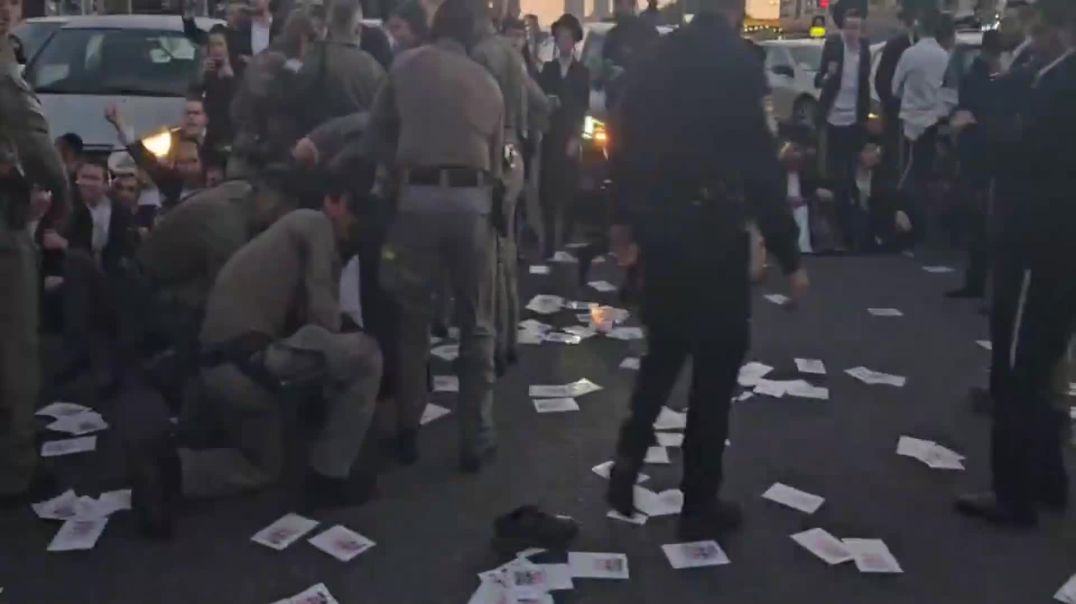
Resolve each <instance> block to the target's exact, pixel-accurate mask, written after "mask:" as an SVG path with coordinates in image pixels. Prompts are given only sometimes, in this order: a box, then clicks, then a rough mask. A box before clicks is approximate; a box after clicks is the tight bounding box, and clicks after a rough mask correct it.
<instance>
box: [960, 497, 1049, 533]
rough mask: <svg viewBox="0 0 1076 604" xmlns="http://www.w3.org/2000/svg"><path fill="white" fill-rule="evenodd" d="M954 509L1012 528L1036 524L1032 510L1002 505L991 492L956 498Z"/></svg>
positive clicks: (1035, 515)
mask: <svg viewBox="0 0 1076 604" xmlns="http://www.w3.org/2000/svg"><path fill="white" fill-rule="evenodd" d="M956 511H957V512H958V513H960V514H963V515H964V516H970V517H972V518H981V519H983V520H985V521H987V522H989V523H990V524H996V525H998V526H1009V527H1013V528H1032V527H1034V526H1035V525H1036V524H1038V515H1037V514H1036V513H1035V511H1034V510H1016V509H1013V508H1010V507H1008V506H1006V505H1003V504H1002V503H1001V502H999V501H998V498H997V497H996V496H995V495H994V494H993V493H972V494H969V495H962V496H960V497H958V498H957V500H956Z"/></svg>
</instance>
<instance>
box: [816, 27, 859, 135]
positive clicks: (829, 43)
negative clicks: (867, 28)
mask: <svg viewBox="0 0 1076 604" xmlns="http://www.w3.org/2000/svg"><path fill="white" fill-rule="evenodd" d="M830 65H836V70H837V71H836V73H835V74H834V75H832V76H831V75H829V70H830ZM870 76H871V49H870V43H869V42H867V40H866V39H865V38H862V39H860V41H859V88H858V91H857V92H858V95H859V98H858V99H857V101H856V123H857V124H860V125H863V124H866V123H867V116H868V115H869V114H870V108H871V87H870ZM843 79H844V40H843V39H842V38H841V36H840V34H835V35H832V36H830V37H828V38H826V44H825V46H823V47H822V64H821V65H819V66H818V75H816V76H815V85H816V86H820V87H821V88H822V94H821V95H819V98H818V121H819V123H820V124H825V123H826V118H828V117H829V111H830V109H832V108H833V103H834V101H836V100H837V93H838V92H840V90H841V83H842V80H843Z"/></svg>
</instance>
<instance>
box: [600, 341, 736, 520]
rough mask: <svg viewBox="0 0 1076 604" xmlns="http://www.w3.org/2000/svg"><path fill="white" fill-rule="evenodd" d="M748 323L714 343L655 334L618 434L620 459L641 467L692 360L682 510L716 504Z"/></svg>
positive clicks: (633, 466)
mask: <svg viewBox="0 0 1076 604" xmlns="http://www.w3.org/2000/svg"><path fill="white" fill-rule="evenodd" d="M747 343H748V324H747V322H746V321H745V322H744V323H743V325H742V326H740V327H739V328H736V329H730V330H728V331H725V332H724V333H722V334H721V336H720V337H714V338H713V339H685V338H684V337H683V336H682V335H680V334H667V333H663V332H662V331H660V330H653V329H652V330H651V331H650V333H649V334H648V346H649V349H648V352H647V355H646V357H644V358H643V360H642V364H641V366H640V368H639V375H638V376H637V378H636V381H635V391H634V393H633V394H632V398H631V415H630V416H629V417H628V419H627V421H625V422H624V425H623V427H622V428H621V430H620V443H619V445H618V448H617V452H618V455H619V457H620V459H623V460H625V461H626V462H628V463H629V464H630V466H629V467H631V468H639V467H640V466H641V465H642V463H643V458H644V457H645V456H646V450H647V448H648V447H650V446H651V445H653V444H654V428H653V424H654V420H655V419H657V416H658V414H659V413H660V412H661V408H662V406H663V405H665V402H666V401H668V400H669V393H670V391H671V390H672V388H673V385H674V384H675V383H676V378H677V377H678V376H679V375H680V370H681V368H683V366H684V363H685V362H686V361H687V359H688V357H689V356H690V357H691V359H692V362H693V367H692V376H691V394H690V398H689V399H688V405H689V407H688V416H687V431H686V433H685V435H684V447H683V451H684V477H683V482H682V486H681V489H682V490H683V492H684V512H685V513H690V512H691V511H692V510H698V509H702V508H705V507H706V506H707V505H708V504H711V503H713V501H714V500H715V499H716V497H717V492H718V489H719V488H720V486H721V480H722V475H723V474H722V468H721V459H722V456H723V455H724V452H725V439H726V438H728V433H729V406H730V401H731V398H732V391H733V388H735V386H736V378H737V376H738V375H739V371H740V365H741V364H742V362H743V358H744V354H745V352H746V351H747Z"/></svg>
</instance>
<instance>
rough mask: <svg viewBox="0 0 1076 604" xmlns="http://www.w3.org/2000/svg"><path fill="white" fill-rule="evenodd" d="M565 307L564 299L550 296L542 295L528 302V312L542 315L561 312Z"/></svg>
mask: <svg viewBox="0 0 1076 604" xmlns="http://www.w3.org/2000/svg"><path fill="white" fill-rule="evenodd" d="M563 307H564V298H561V297H560V296H551V295H549V294H540V295H537V296H535V297H533V298H531V301H530V302H527V306H526V308H527V310H529V311H531V312H536V313H538V314H540V315H552V314H554V313H558V312H560V309H561V308H563Z"/></svg>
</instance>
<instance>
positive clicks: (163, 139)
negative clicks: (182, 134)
mask: <svg viewBox="0 0 1076 604" xmlns="http://www.w3.org/2000/svg"><path fill="white" fill-rule="evenodd" d="M141 142H142V145H143V146H144V147H145V148H146V150H148V151H149V152H150V153H152V154H153V155H154V156H156V157H157V158H163V157H167V156H168V152H169V151H171V150H172V132H171V131H170V130H164V131H162V132H158V133H156V134H151V135H149V136H146V137H144V138H143V139H142V141H141Z"/></svg>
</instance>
